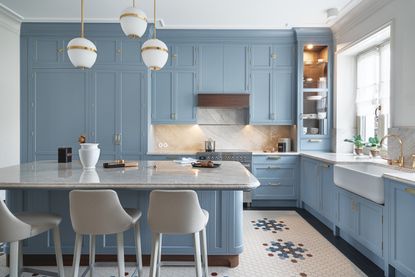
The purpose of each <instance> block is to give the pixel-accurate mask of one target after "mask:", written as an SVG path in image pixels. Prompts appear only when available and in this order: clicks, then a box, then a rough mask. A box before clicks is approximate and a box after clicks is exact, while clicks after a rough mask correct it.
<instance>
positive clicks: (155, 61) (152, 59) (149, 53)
mask: <svg viewBox="0 0 415 277" xmlns="http://www.w3.org/2000/svg"><path fill="white" fill-rule="evenodd" d="M156 22H157V20H156V0H154V32H153V38H152V39H149V40H147V41H146V42H144V44H143V46H142V47H141V56H142V58H143V61H144V63H145V65H146V66H147V67H148V68H149V69H150V70H160V69H162V68H163V66H164V65H165V64H166V62H167V59H168V57H169V49H168V48H167V45H166V44H165V43H164V42H162V41H161V40H159V39H157V33H156Z"/></svg>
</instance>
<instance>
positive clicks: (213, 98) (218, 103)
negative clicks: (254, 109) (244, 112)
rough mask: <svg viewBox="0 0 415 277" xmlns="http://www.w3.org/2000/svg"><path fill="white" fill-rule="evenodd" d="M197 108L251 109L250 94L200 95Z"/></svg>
mask: <svg viewBox="0 0 415 277" xmlns="http://www.w3.org/2000/svg"><path fill="white" fill-rule="evenodd" d="M197 106H198V107H204V108H235V109H236V108H249V94H246V93H200V94H198V95H197Z"/></svg>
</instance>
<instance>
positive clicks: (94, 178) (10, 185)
mask: <svg viewBox="0 0 415 277" xmlns="http://www.w3.org/2000/svg"><path fill="white" fill-rule="evenodd" d="M102 163H103V161H99V162H98V164H97V168H96V170H83V169H82V166H81V164H80V162H79V161H74V162H72V163H68V164H58V163H57V161H37V162H31V163H24V164H20V165H16V166H10V167H4V168H0V189H75V188H81V189H87V188H89V189H105V188H110V189H142V190H152V189H194V190H244V191H249V190H252V189H255V188H256V187H258V186H259V185H260V183H259V181H258V180H257V179H256V178H255V176H254V175H252V174H251V173H250V172H249V171H248V170H247V169H246V168H245V167H244V166H242V165H241V164H240V163H239V162H231V161H221V162H220V163H221V166H220V167H218V168H197V169H196V168H192V166H191V165H189V164H188V165H183V164H177V163H175V162H173V161H139V167H136V168H113V169H104V168H103V167H102Z"/></svg>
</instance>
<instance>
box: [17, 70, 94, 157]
mask: <svg viewBox="0 0 415 277" xmlns="http://www.w3.org/2000/svg"><path fill="white" fill-rule="evenodd" d="M30 75H31V76H30V78H29V94H28V96H27V97H28V98H27V101H28V103H29V107H30V108H29V111H28V115H29V116H28V133H29V137H28V138H27V142H26V141H25V142H24V145H27V149H24V150H25V151H27V153H28V156H27V159H28V160H30V161H33V160H45V159H49V160H53V159H57V154H58V147H62V146H66V147H72V149H73V150H74V151H73V154H74V156H75V158H76V157H77V155H78V154H77V149H78V148H79V147H78V137H79V136H80V135H81V134H85V133H87V130H88V108H87V102H88V90H87V89H88V84H89V82H88V77H87V72H86V71H82V70H77V69H35V70H33V71H32V73H31V74H30Z"/></svg>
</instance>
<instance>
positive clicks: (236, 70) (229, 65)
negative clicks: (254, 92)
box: [198, 43, 249, 93]
mask: <svg viewBox="0 0 415 277" xmlns="http://www.w3.org/2000/svg"><path fill="white" fill-rule="evenodd" d="M247 51H248V50H247V47H246V46H245V45H243V44H222V43H215V44H213V43H212V44H201V45H200V46H199V53H200V61H199V62H200V68H199V74H200V79H199V89H198V91H199V92H203V93H211V92H212V93H215V92H216V93H218V92H226V93H244V92H248V86H249V84H248V73H247Z"/></svg>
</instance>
